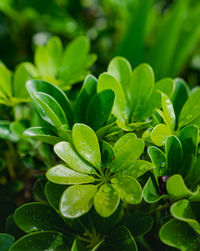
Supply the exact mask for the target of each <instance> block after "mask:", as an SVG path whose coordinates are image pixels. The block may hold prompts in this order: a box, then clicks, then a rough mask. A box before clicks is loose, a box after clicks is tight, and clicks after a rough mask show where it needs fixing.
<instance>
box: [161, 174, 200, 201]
mask: <svg viewBox="0 0 200 251" xmlns="http://www.w3.org/2000/svg"><path fill="white" fill-rule="evenodd" d="M166 188H167V192H168V194H169V196H170V198H171V199H173V200H179V199H183V198H190V197H195V196H197V195H198V193H199V189H197V190H196V191H194V192H193V191H191V190H189V189H188V188H187V186H186V185H185V183H184V180H183V178H182V177H181V176H180V175H178V174H176V175H173V176H172V177H170V178H169V179H168V181H167V185H166Z"/></svg>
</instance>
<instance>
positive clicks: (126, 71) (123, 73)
mask: <svg viewBox="0 0 200 251" xmlns="http://www.w3.org/2000/svg"><path fill="white" fill-rule="evenodd" d="M108 73H110V74H111V75H113V76H114V77H115V78H116V79H117V80H118V81H119V83H120V84H121V86H122V88H123V91H124V93H125V96H126V99H127V100H130V83H131V75H132V68H131V65H130V63H129V62H128V61H127V60H126V59H125V58H123V57H115V58H113V59H112V60H111V61H110V63H109V65H108Z"/></svg>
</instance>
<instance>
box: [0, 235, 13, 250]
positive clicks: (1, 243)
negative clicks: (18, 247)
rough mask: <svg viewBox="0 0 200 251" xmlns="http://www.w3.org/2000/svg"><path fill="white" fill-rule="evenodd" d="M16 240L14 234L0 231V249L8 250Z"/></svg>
mask: <svg viewBox="0 0 200 251" xmlns="http://www.w3.org/2000/svg"><path fill="white" fill-rule="evenodd" d="M14 241H15V238H14V237H13V236H12V235H10V234H3V233H0V250H1V251H8V250H9V248H10V247H11V246H12V244H13V243H14Z"/></svg>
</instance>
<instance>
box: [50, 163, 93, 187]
mask: <svg viewBox="0 0 200 251" xmlns="http://www.w3.org/2000/svg"><path fill="white" fill-rule="evenodd" d="M46 177H47V179H48V180H49V181H51V182H53V183H56V184H63V185H71V184H83V183H91V182H94V181H95V179H94V178H93V177H92V176H88V175H86V174H82V173H78V172H76V171H74V170H72V169H70V168H68V167H67V166H66V165H56V166H54V167H52V168H50V169H49V170H48V171H47V173H46Z"/></svg>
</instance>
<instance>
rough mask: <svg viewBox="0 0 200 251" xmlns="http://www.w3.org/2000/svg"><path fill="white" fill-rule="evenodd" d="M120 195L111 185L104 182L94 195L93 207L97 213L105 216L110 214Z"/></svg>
mask: <svg viewBox="0 0 200 251" xmlns="http://www.w3.org/2000/svg"><path fill="white" fill-rule="evenodd" d="M119 201H120V197H119V194H118V192H117V191H116V190H115V188H114V187H113V186H112V185H107V184H104V185H102V186H101V187H100V188H99V190H98V191H97V193H96V195H95V197H94V207H95V209H96V211H97V213H98V214H99V215H101V216H102V217H104V218H106V217H109V216H111V215H112V214H113V213H114V212H115V210H116V209H117V207H118V205H119Z"/></svg>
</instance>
